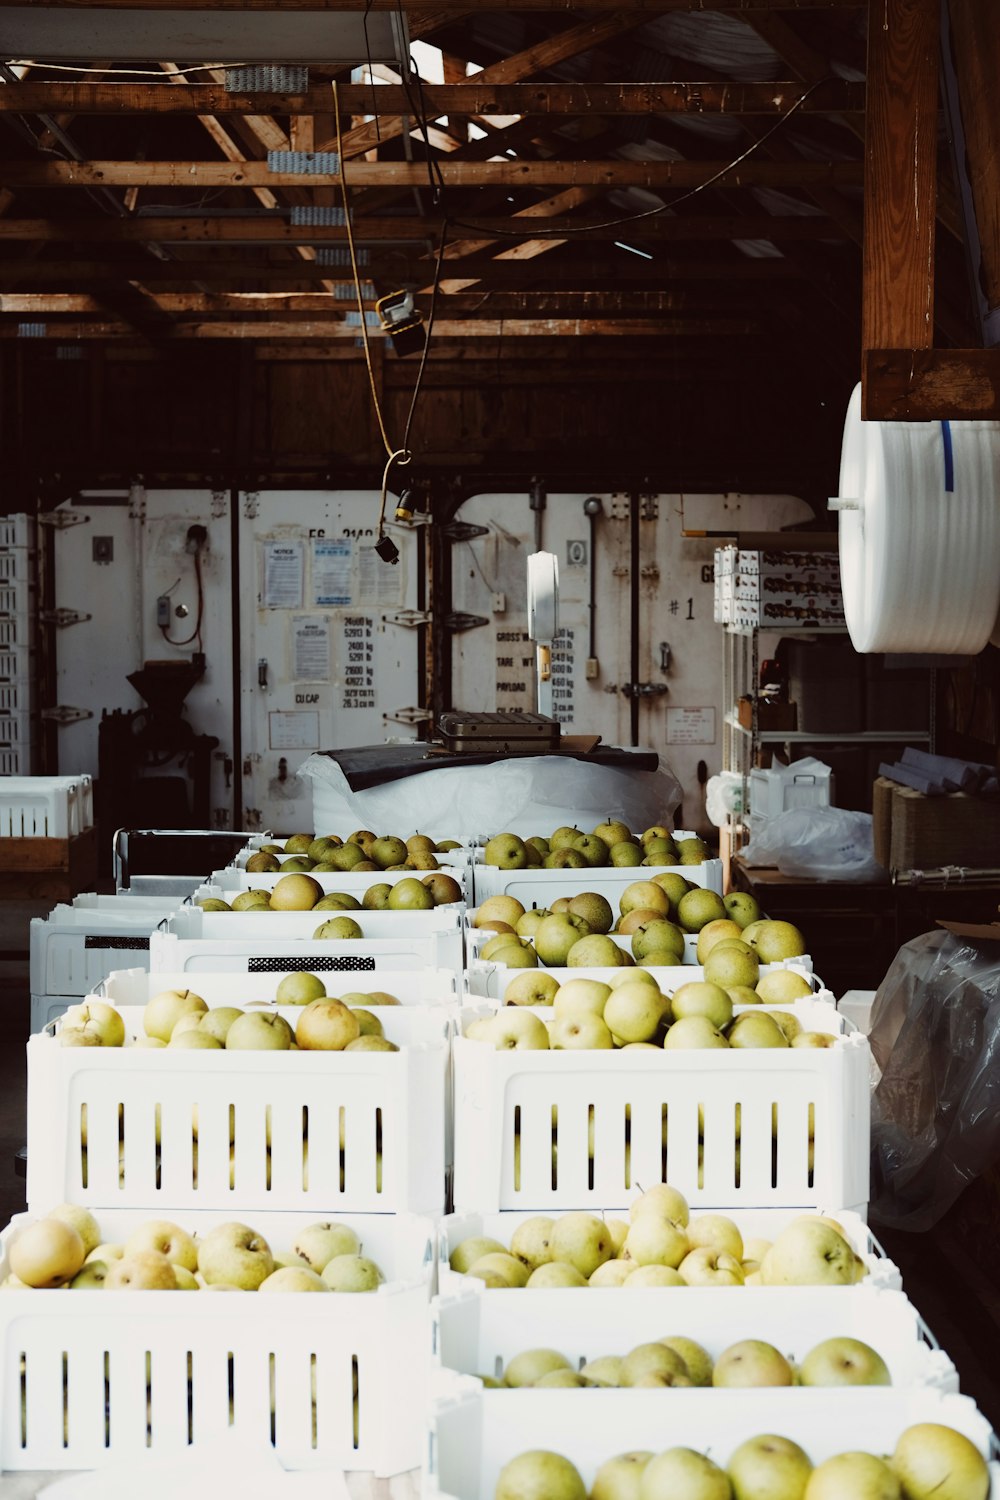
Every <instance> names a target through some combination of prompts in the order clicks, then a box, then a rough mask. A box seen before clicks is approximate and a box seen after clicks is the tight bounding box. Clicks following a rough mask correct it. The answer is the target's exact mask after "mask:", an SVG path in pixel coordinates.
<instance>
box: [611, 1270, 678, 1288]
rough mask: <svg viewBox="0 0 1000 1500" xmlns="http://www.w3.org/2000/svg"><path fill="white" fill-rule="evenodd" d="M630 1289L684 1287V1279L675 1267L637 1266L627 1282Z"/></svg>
mask: <svg viewBox="0 0 1000 1500" xmlns="http://www.w3.org/2000/svg"><path fill="white" fill-rule="evenodd" d="M625 1285H626V1286H628V1287H632V1288H635V1287H644V1286H684V1285H686V1283H685V1281H684V1277H683V1276H682V1275H681V1274H680V1272H679V1271H677V1270H675V1269H674V1267H673V1266H636V1268H635V1270H634V1271H633V1272H632V1274H631V1276H630V1277H629V1278H628V1280H627V1281H626V1282H625Z"/></svg>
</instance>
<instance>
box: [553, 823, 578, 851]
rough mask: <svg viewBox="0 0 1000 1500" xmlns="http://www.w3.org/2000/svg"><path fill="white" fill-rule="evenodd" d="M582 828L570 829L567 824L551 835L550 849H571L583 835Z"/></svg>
mask: <svg viewBox="0 0 1000 1500" xmlns="http://www.w3.org/2000/svg"><path fill="white" fill-rule="evenodd" d="M582 832H583V829H582V828H570V827H568V826H567V825H566V824H565V823H564V824H563V825H562V827H561V828H557V829H556V830H555V832H554V833H550V834H549V848H550V849H569V848H571V847H572V845H573V844H574V842H575V841H576V840H577V839H578V838H579V837H580V835H581V834H582Z"/></svg>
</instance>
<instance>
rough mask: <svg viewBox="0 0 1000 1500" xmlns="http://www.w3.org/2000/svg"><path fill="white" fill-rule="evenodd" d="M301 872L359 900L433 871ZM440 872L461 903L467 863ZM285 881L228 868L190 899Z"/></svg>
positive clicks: (467, 883)
mask: <svg viewBox="0 0 1000 1500" xmlns="http://www.w3.org/2000/svg"><path fill="white" fill-rule="evenodd" d="M291 873H292V871H290V870H289V871H286V874H291ZM301 873H303V874H306V875H308V876H309V877H310V878H311V879H312V880H315V881H316V882H317V883H318V884H319V885H321V886H322V888H323V890H324V892H333V891H343V892H345V893H346V894H347V895H349V896H356V897H357V898H358V900H359V901H360V900H361V898H362V896H363V895H364V893H365V891H367V890H368V889H369V888H370V887H371V886H373V885H395V884H396V882H397V881H400V880H422V879H423V877H424V876H425V875H428V874H431V873H433V872H432V871H429V870H368V871H366V872H364V873H363V874H361V875H353V874H351V873H350V872H349V871H348V872H347V873H344V872H341V871H332V870H331V871H325V870H321V871H320V872H319V874H314V873H313V871H312V870H305V871H303V872H301ZM439 873H440V874H442V875H450V876H451V877H452V879H453V880H456V881H457V882H458V884H459V885H460V886H461V887H462V893H463V895H462V899H463V901H464V900H465V898H466V897H467V896H468V895H470V894H471V891H472V879H471V875H470V872H469V866H468V865H467V864H465V863H463V864H460V865H447V866H446V865H442V867H441V870H440V872H439ZM284 878H285V876H284V875H283V874H282V873H281V871H280V870H279V871H276V872H275V873H274V874H266V873H263V872H261V871H257V872H256V873H248V872H247V870H246V869H244V868H243V867H241V866H236V865H230V866H229V867H228V868H227V869H225V870H213V872H212V874H211V875H210V876H209V878H208V881H207V882H206V883H205V885H204V886H203V887H201V888H199V889H198V890H196V891H195V892H194V895H193V896H192V900H194V901H200V900H202V899H203V898H204V897H205V896H221V897H222V899H223V901H231V900H232V898H233V897H234V896H237V895H239V893H240V891H250V890H254V891H273V890H274V887H275V886H276V885H277V883H278V881H279V880H283V879H284ZM451 904H453V905H454V904H455V903H451ZM334 915H336V913H334Z"/></svg>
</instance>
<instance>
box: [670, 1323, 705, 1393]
mask: <svg viewBox="0 0 1000 1500" xmlns="http://www.w3.org/2000/svg"><path fill="white" fill-rule="evenodd" d="M660 1343H661V1344H666V1346H667V1348H668V1349H673V1350H674V1352H675V1353H676V1354H679V1355H680V1357H681V1359H682V1360H683V1361H684V1363H685V1364H686V1365H687V1372H688V1374H689V1375H690V1377H691V1383H692V1384H693V1385H698V1386H707V1385H711V1384H712V1366H713V1360H712V1356H711V1355H710V1354H709V1352H708V1350H707V1349H705V1348H704V1347H703V1346H702V1345H701V1344H699V1343H696V1342H695V1340H694V1339H689V1338H685V1337H684V1336H683V1335H680V1334H671V1335H670V1336H669V1337H668V1338H663V1339H660Z"/></svg>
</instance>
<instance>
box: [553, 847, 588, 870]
mask: <svg viewBox="0 0 1000 1500" xmlns="http://www.w3.org/2000/svg"><path fill="white" fill-rule="evenodd" d="M542 869H543V870H586V869H589V866H588V864H587V861H586V859H585V858H584V856H583V855H582V854H581V853H580V850H579V849H568V848H566V847H565V846H563V847H562V848H561V849H553V850H551V851H550V852H549V853H548V854H546V855H545V856H544V858H543V859H542Z"/></svg>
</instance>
